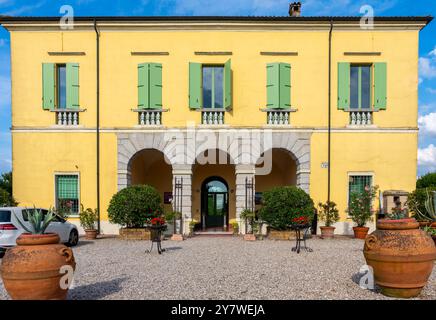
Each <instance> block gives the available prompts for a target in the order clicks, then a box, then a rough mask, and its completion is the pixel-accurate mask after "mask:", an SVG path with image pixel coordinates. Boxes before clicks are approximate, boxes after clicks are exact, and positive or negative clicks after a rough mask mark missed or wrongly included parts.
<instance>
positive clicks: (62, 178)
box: [55, 174, 79, 214]
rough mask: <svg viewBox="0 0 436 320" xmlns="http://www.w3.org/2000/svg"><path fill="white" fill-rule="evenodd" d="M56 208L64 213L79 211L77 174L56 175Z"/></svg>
mask: <svg viewBox="0 0 436 320" xmlns="http://www.w3.org/2000/svg"><path fill="white" fill-rule="evenodd" d="M55 181H56V182H55V183H56V185H55V188H56V209H57V210H59V211H60V212H62V213H65V214H77V213H79V176H78V175H76V174H68V175H56V176H55Z"/></svg>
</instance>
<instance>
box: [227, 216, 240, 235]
mask: <svg viewBox="0 0 436 320" xmlns="http://www.w3.org/2000/svg"><path fill="white" fill-rule="evenodd" d="M229 231H232V232H233V234H239V224H238V222H237V221H236V219H230V220H229Z"/></svg>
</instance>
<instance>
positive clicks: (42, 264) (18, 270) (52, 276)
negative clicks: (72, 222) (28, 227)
mask: <svg viewBox="0 0 436 320" xmlns="http://www.w3.org/2000/svg"><path fill="white" fill-rule="evenodd" d="M59 241H60V239H59V236H58V235H57V234H55V233H48V234H42V235H33V234H22V235H21V236H19V237H18V239H17V246H16V247H14V248H11V249H9V250H8V251H7V252H6V254H5V256H4V257H3V260H2V264H1V267H0V273H1V276H2V279H3V284H4V286H5V289H6V291H7V292H8V293H9V295H10V296H11V298H12V299H17V300H64V299H65V298H66V297H67V293H68V288H65V289H63V288H62V286H61V281H62V282H64V281H63V279H61V278H62V277H65V271H63V272H62V273H61V272H60V269H61V267H62V266H65V265H68V266H71V267H72V268H73V270H75V268H76V262H75V261H74V255H73V251H72V250H71V249H70V248H68V247H66V246H64V245H63V244H60V243H59Z"/></svg>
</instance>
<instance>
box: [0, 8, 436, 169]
mask: <svg viewBox="0 0 436 320" xmlns="http://www.w3.org/2000/svg"><path fill="white" fill-rule="evenodd" d="M289 2H290V1H289V0H238V1H234V0H218V1H217V0H214V1H211V0H196V1H194V0H160V1H156V0H111V1H108V0H106V1H103V0H70V1H69V0H32V1H28V0H0V14H5V15H13V16H60V13H59V9H60V7H61V6H62V5H71V6H72V7H73V8H74V14H75V15H76V16H94V15H113V16H117V15H127V16H129V15H151V16H158V15H162V16H167V15H242V16H248V15H279V16H280V15H287V10H288V4H289ZM302 3H303V9H302V12H303V15H306V16H312V15H315V16H316V15H353V16H357V15H360V13H359V9H360V7H361V6H362V5H365V4H369V5H371V6H372V7H373V8H374V12H375V15H378V16H405V15H432V16H435V15H436V1H434V0H420V1H415V2H413V3H411V2H410V0H362V1H360V0H357V1H355V0H353V1H352V0H325V1H323V0H306V1H302ZM398 49H399V50H401V47H399V48H398ZM9 52H10V50H9V34H8V32H7V31H6V30H5V29H3V28H0V172H5V171H9V170H10V169H11V138H10V133H9V128H10V126H11V108H10V57H9ZM419 56H420V59H419V77H420V84H419V121H418V122H419V126H420V134H419V151H418V165H419V168H418V175H422V174H424V173H426V172H429V171H436V20H435V21H433V22H432V23H431V24H430V25H429V26H427V27H426V28H425V29H424V30H423V31H422V32H421V35H420V48H419ZM400 152H401V150H399V154H400Z"/></svg>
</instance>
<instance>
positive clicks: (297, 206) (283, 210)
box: [259, 186, 314, 230]
mask: <svg viewBox="0 0 436 320" xmlns="http://www.w3.org/2000/svg"><path fill="white" fill-rule="evenodd" d="M313 213H314V205H313V200H312V199H311V198H310V196H309V195H308V194H307V193H306V192H305V191H304V190H302V189H300V188H298V187H294V186H287V187H276V188H273V189H271V190H269V191H266V192H264V193H263V207H262V208H261V209H260V211H259V215H260V218H261V219H262V220H263V221H264V222H265V223H266V224H268V226H269V227H271V228H273V229H276V230H286V229H287V228H289V226H290V225H291V224H292V220H293V219H294V218H296V217H301V216H306V217H307V218H308V221H310V220H311V219H312V218H313Z"/></svg>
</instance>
